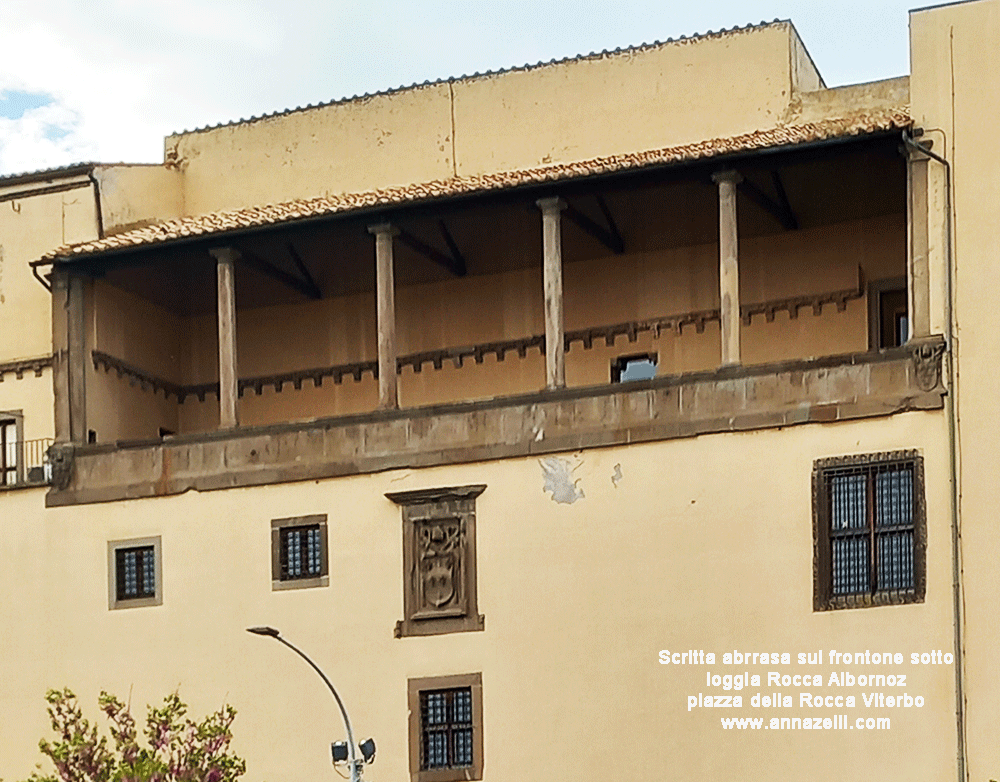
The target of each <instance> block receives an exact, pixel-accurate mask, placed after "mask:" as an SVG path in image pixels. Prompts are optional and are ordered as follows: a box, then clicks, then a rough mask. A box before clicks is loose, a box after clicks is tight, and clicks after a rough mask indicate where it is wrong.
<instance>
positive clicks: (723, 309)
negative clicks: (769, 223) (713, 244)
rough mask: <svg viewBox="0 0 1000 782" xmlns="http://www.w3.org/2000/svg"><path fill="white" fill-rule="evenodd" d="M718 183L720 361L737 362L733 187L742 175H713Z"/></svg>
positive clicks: (737, 269) (737, 270)
mask: <svg viewBox="0 0 1000 782" xmlns="http://www.w3.org/2000/svg"><path fill="white" fill-rule="evenodd" d="M712 179H713V180H714V181H715V183H716V184H717V185H718V186H719V306H720V311H719V316H720V321H721V332H722V365H723V366H727V365H731V364H739V363H740V264H739V233H738V231H737V222H736V189H737V187H738V186H739V183H740V180H741V179H742V177H741V176H740V175H739V173H737V172H736V171H720V172H719V173H717V174H714V175H713V176H712Z"/></svg>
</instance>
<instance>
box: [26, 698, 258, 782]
mask: <svg viewBox="0 0 1000 782" xmlns="http://www.w3.org/2000/svg"><path fill="white" fill-rule="evenodd" d="M45 700H46V701H47V702H48V704H49V707H48V712H49V720H50V722H51V723H52V730H53V731H54V732H55V734H56V738H55V740H54V741H47V740H45V739H42V740H41V741H40V742H39V743H38V748H39V749H40V750H41V752H42V754H43V755H45V756H46V757H48V758H49V760H51V761H52V764H53V765H54V766H55V773H54V774H48V775H43V774H41V773H40V772H39V771H36V772H35V773H33V774H32V775H31V776H30V777H29V778H28V780H26V782H235V781H236V780H237V779H238V778H239V777H240V776H241V775H242V774H243V773H244V772H245V771H246V763H244V761H243V760H242V759H241V758H240V757H238V756H237V755H235V754H233V753H232V752H231V751H230V749H229V742H230V741H231V740H232V737H233V736H232V733H231V732H230V726H231V725H232V724H233V720H234V719H235V718H236V710H235V709H234V708H233V707H232V706H224V707H223V708H221V709H219V711H217V712H215V713H214V714H210V715H209V716H207V717H205V719H204V720H202V721H201V722H195V721H193V720H192V719H190V718H189V717H187V705H186V704H185V703H184V702H183V701H182V700H181V699H180V696H179V695H178V694H177V693H173V694H171V695H168V696H167V697H166V698H165V699H164V701H163V706H161V707H160V708H154V707H152V706H149V707H148V708H147V716H146V728H145V731H144V735H145V738H146V742H147V743H148V747H144V746H141V745H140V744H139V741H138V739H137V732H136V724H135V719H133V717H132V715H131V714H130V713H129V710H128V707H127V706H126V705H125V704H124V703H122V702H121V701H120V700H118V699H117V698H116V697H115V696H114V695H109V694H108V693H106V692H102V693H101V696H100V698H98V701H97V702H98V705H99V706H100V709H101V711H102V712H104V715H105V716H106V717H107V719H108V723H109V725H108V732H109V733H110V734H111V739H112V742H113V746H109V744H108V739H107V737H105V736H102V735H100V734H99V732H98V730H97V725H96V724H93V725H92V724H91V723H90V722H89V721H88V720H87V719H86V718H85V717H84V716H83V712H82V711H81V709H80V707H79V705H78V704H77V701H76V696H75V695H74V694H73V693H72V692H70V691H69V690H68V689H63V690H49V691H48V693H46V696H45Z"/></svg>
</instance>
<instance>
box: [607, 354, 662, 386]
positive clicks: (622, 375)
mask: <svg viewBox="0 0 1000 782" xmlns="http://www.w3.org/2000/svg"><path fill="white" fill-rule="evenodd" d="M654 377H656V354H655V353H640V354H638V355H634V356H619V357H618V358H616V359H615V360H614V361H612V362H611V382H612V383H630V382H631V381H633V380H652V379H653V378H654Z"/></svg>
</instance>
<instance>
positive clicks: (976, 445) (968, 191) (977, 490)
mask: <svg viewBox="0 0 1000 782" xmlns="http://www.w3.org/2000/svg"><path fill="white" fill-rule="evenodd" d="M910 38H911V61H912V75H911V92H912V96H913V112H914V120H915V122H916V123H917V125H918V126H920V127H923V128H925V129H926V131H927V133H926V136H925V140H933V142H934V151H935V152H937V153H938V154H941V155H944V156H945V157H946V158H947V159H948V160H949V161H950V162H951V164H952V167H953V168H952V172H953V177H954V180H953V181H954V191H953V202H952V203H953V209H954V245H953V256H952V257H953V259H954V261H955V263H956V267H955V274H954V284H955V317H956V319H957V321H958V324H959V327H958V330H957V332H956V341H955V348H956V350H957V368H958V383H957V393H956V394H955V395H954V397H955V398H957V402H958V420H957V427H958V454H959V455H958V458H959V464H960V470H961V472H960V486H959V491H960V497H961V525H962V565H963V573H964V576H963V583H964V590H963V594H962V602H963V606H964V610H965V621H964V623H963V626H962V627H963V637H964V642H965V649H966V662H967V665H966V680H965V687H966V701H967V712H966V713H967V731H968V761H969V765H968V770H969V775H970V778H971V779H987V778H991V777H996V776H997V775H998V773H1000V744H998V742H997V740H996V711H997V704H998V703H1000V680H998V678H997V675H996V669H997V660H998V658H997V654H998V651H997V650H998V649H1000V624H998V623H997V620H996V615H997V614H996V612H997V608H996V607H997V605H998V603H1000V587H998V584H997V581H996V578H995V577H994V572H995V561H994V560H995V557H994V556H993V552H995V551H996V550H997V546H998V544H1000V540H998V537H997V532H996V524H995V519H996V508H997V504H998V502H1000V491H998V489H997V482H996V474H997V470H998V467H1000V465H998V460H997V449H996V443H997V441H998V440H1000V421H998V420H997V416H996V414H995V412H994V410H993V405H992V401H993V399H994V398H995V395H996V372H995V369H994V366H993V361H992V358H993V356H994V354H995V352H996V334H997V333H998V332H1000V314H998V310H997V306H996V301H995V297H994V296H993V290H994V287H995V285H994V281H995V280H996V278H997V272H996V269H997V244H996V224H997V204H998V203H1000V184H998V182H1000V163H998V161H997V159H996V155H995V153H994V151H993V149H992V147H993V141H992V130H991V128H992V124H993V117H994V114H995V107H996V106H997V105H1000V76H998V67H997V66H998V54H997V51H998V49H997V45H996V42H997V41H998V40H1000V2H996V0H980V2H972V3H965V4H957V5H951V6H946V7H941V8H931V9H927V10H924V11H919V12H913V13H912V14H911V16H910ZM930 166H931V168H930V171H931V173H932V174H933V175H934V178H933V180H932V183H931V204H932V207H931V214H932V227H933V228H934V230H933V231H932V237H931V254H932V261H933V265H932V275H933V276H932V288H931V290H932V294H933V296H932V308H933V309H932V316H933V318H932V323H933V322H936V323H937V324H938V326H939V327H943V326H944V325H945V323H946V320H945V306H944V292H945V290H946V288H945V284H944V281H945V270H946V268H947V267H946V260H947V257H948V256H947V245H946V243H945V238H946V221H945V216H946V211H945V205H946V200H945V190H944V171H943V167H942V166H940V165H939V164H937V163H935V162H932V163H931V164H930Z"/></svg>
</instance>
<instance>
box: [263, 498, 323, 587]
mask: <svg viewBox="0 0 1000 782" xmlns="http://www.w3.org/2000/svg"><path fill="white" fill-rule="evenodd" d="M326 535H327V532H326V516H324V515H314V516H295V517H292V518H287V519H273V520H272V521H271V583H272V588H274V589H297V588H302V587H313V586H327V585H328V584H329V583H330V581H329V576H328V570H327V567H328V565H327V537H326Z"/></svg>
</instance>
